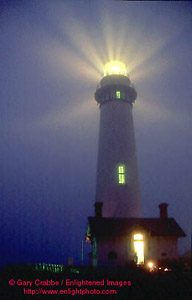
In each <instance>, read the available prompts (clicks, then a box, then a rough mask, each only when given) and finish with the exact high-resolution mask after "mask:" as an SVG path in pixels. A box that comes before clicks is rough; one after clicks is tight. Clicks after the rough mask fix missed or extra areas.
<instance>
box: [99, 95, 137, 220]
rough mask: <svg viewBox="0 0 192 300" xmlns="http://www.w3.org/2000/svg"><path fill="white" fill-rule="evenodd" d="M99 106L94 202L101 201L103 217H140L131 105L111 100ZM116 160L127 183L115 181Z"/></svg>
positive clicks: (116, 176) (116, 173)
mask: <svg viewBox="0 0 192 300" xmlns="http://www.w3.org/2000/svg"><path fill="white" fill-rule="evenodd" d="M100 110H101V112H100V133H99V149H98V165H97V182H96V202H103V217H126V218H129V217H141V203H140V193H139V183H138V174H137V161H136V149H135V138H134V128H133V118H132V105H131V104H129V103H128V102H123V101H121V100H113V101H108V102H105V103H104V104H102V105H101V106H100ZM119 164H124V165H125V180H126V184H119V183H118V165H119Z"/></svg>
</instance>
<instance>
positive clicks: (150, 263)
mask: <svg viewBox="0 0 192 300" xmlns="http://www.w3.org/2000/svg"><path fill="white" fill-rule="evenodd" d="M153 265H154V264H153V263H152V262H151V261H150V262H149V263H148V267H149V268H150V269H151V268H153Z"/></svg>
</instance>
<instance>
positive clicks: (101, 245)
mask: <svg viewBox="0 0 192 300" xmlns="http://www.w3.org/2000/svg"><path fill="white" fill-rule="evenodd" d="M97 250H98V265H100V266H116V265H118V266H119V265H120V266H121V265H125V264H126V263H128V261H129V259H128V251H127V238H125V237H123V238H118V237H117V238H106V239H102V240H99V241H98V243H97ZM111 251H115V252H116V253H117V259H115V260H109V259H108V254H109V253H110V252H111Z"/></svg>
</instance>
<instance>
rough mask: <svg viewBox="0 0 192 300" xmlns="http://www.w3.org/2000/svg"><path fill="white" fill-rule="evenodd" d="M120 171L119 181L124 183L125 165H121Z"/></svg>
mask: <svg viewBox="0 0 192 300" xmlns="http://www.w3.org/2000/svg"><path fill="white" fill-rule="evenodd" d="M118 172H119V183H120V184H124V183H125V166H124V165H119V167H118Z"/></svg>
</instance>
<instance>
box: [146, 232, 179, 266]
mask: <svg viewBox="0 0 192 300" xmlns="http://www.w3.org/2000/svg"><path fill="white" fill-rule="evenodd" d="M177 240H178V238H177V237H151V238H150V240H149V241H148V251H146V261H147V260H162V259H178V250H177ZM163 253H166V256H165V255H162V254H163Z"/></svg>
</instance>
